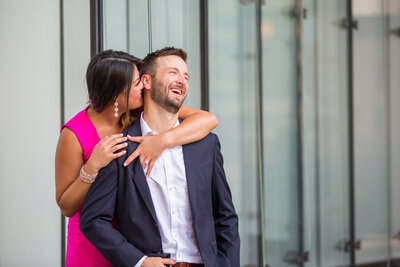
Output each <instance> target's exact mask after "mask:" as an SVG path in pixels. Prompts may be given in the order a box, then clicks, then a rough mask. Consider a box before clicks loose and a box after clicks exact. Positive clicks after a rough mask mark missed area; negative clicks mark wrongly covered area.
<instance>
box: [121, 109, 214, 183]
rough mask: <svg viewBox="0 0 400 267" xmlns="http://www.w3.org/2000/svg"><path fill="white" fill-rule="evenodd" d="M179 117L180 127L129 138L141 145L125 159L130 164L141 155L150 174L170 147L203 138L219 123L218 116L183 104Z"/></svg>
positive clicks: (142, 161) (141, 159) (143, 164)
mask: <svg viewBox="0 0 400 267" xmlns="http://www.w3.org/2000/svg"><path fill="white" fill-rule="evenodd" d="M179 118H181V119H183V121H182V123H180V124H179V126H178V127H175V128H173V129H170V130H169V131H166V132H164V133H161V134H159V135H156V136H136V137H130V136H128V139H129V140H130V141H133V142H139V143H140V145H139V146H138V147H137V149H136V150H135V151H134V152H133V153H132V154H131V155H130V156H129V157H128V159H127V160H126V161H125V164H124V165H125V166H127V165H129V164H130V163H131V162H132V161H133V160H134V159H135V158H136V157H138V156H140V162H141V163H142V166H143V169H145V167H146V165H147V164H145V162H146V160H147V161H148V169H147V173H146V175H147V176H148V175H149V174H150V172H151V169H152V168H153V165H154V163H155V161H156V160H157V158H158V157H159V156H160V155H161V153H162V151H163V150H164V149H166V148H168V147H174V146H178V145H185V144H189V143H192V142H195V141H198V140H201V139H202V138H204V137H205V136H207V135H208V134H209V133H210V132H211V131H212V130H213V129H214V128H215V127H217V125H218V120H217V118H216V117H215V116H214V115H213V114H211V113H209V112H207V111H203V110H199V109H195V108H191V107H186V106H182V107H181V109H180V110H179Z"/></svg>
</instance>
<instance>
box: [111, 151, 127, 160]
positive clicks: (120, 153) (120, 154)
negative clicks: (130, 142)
mask: <svg viewBox="0 0 400 267" xmlns="http://www.w3.org/2000/svg"><path fill="white" fill-rule="evenodd" d="M125 153H126V150H122V151H121V152H118V153H114V154H113V155H114V156H113V158H114V159H116V158H119V157H121V156H122V155H125Z"/></svg>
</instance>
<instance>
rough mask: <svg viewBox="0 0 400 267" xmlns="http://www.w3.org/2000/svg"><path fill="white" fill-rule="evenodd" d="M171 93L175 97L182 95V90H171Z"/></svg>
mask: <svg viewBox="0 0 400 267" xmlns="http://www.w3.org/2000/svg"><path fill="white" fill-rule="evenodd" d="M171 91H172V93H174V94H176V95H183V90H182V89H179V88H172V89H171Z"/></svg>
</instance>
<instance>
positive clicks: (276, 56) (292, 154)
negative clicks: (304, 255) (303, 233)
mask: <svg viewBox="0 0 400 267" xmlns="http://www.w3.org/2000/svg"><path fill="white" fill-rule="evenodd" d="M293 7H294V1H292V0H279V1H267V2H266V4H265V5H263V6H262V49H263V58H262V60H263V73H262V77H263V88H262V90H263V127H264V129H263V131H264V132H263V141H264V147H263V149H264V163H263V164H264V175H265V177H264V201H265V203H264V207H265V225H264V230H265V238H266V240H265V244H266V248H265V249H266V261H267V264H268V265H269V266H290V265H292V264H293V263H290V261H291V259H290V258H292V256H293V254H296V253H298V250H299V248H298V244H299V221H298V219H299V213H298V207H299V206H298V197H299V195H298V194H299V190H298V142H297V135H298V129H297V110H296V107H297V86H296V82H297V78H296V34H295V27H296V19H295V18H294V17H293V16H292V15H291V11H292V9H293Z"/></svg>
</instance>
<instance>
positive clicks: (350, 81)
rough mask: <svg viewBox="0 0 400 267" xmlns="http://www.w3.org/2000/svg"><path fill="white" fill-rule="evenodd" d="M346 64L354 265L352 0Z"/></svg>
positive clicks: (351, 245)
mask: <svg viewBox="0 0 400 267" xmlns="http://www.w3.org/2000/svg"><path fill="white" fill-rule="evenodd" d="M347 20H348V22H349V26H348V27H347V52H348V54H347V66H348V90H349V91H348V93H349V95H348V110H349V121H348V123H349V219H350V225H349V234H350V242H349V244H350V266H355V263H356V257H355V256H356V255H355V250H354V243H355V214H354V213H355V202H354V201H355V197H354V189H355V185H354V178H355V177H354V112H353V109H354V104H353V98H354V81H353V27H352V22H353V10H352V0H347Z"/></svg>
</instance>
